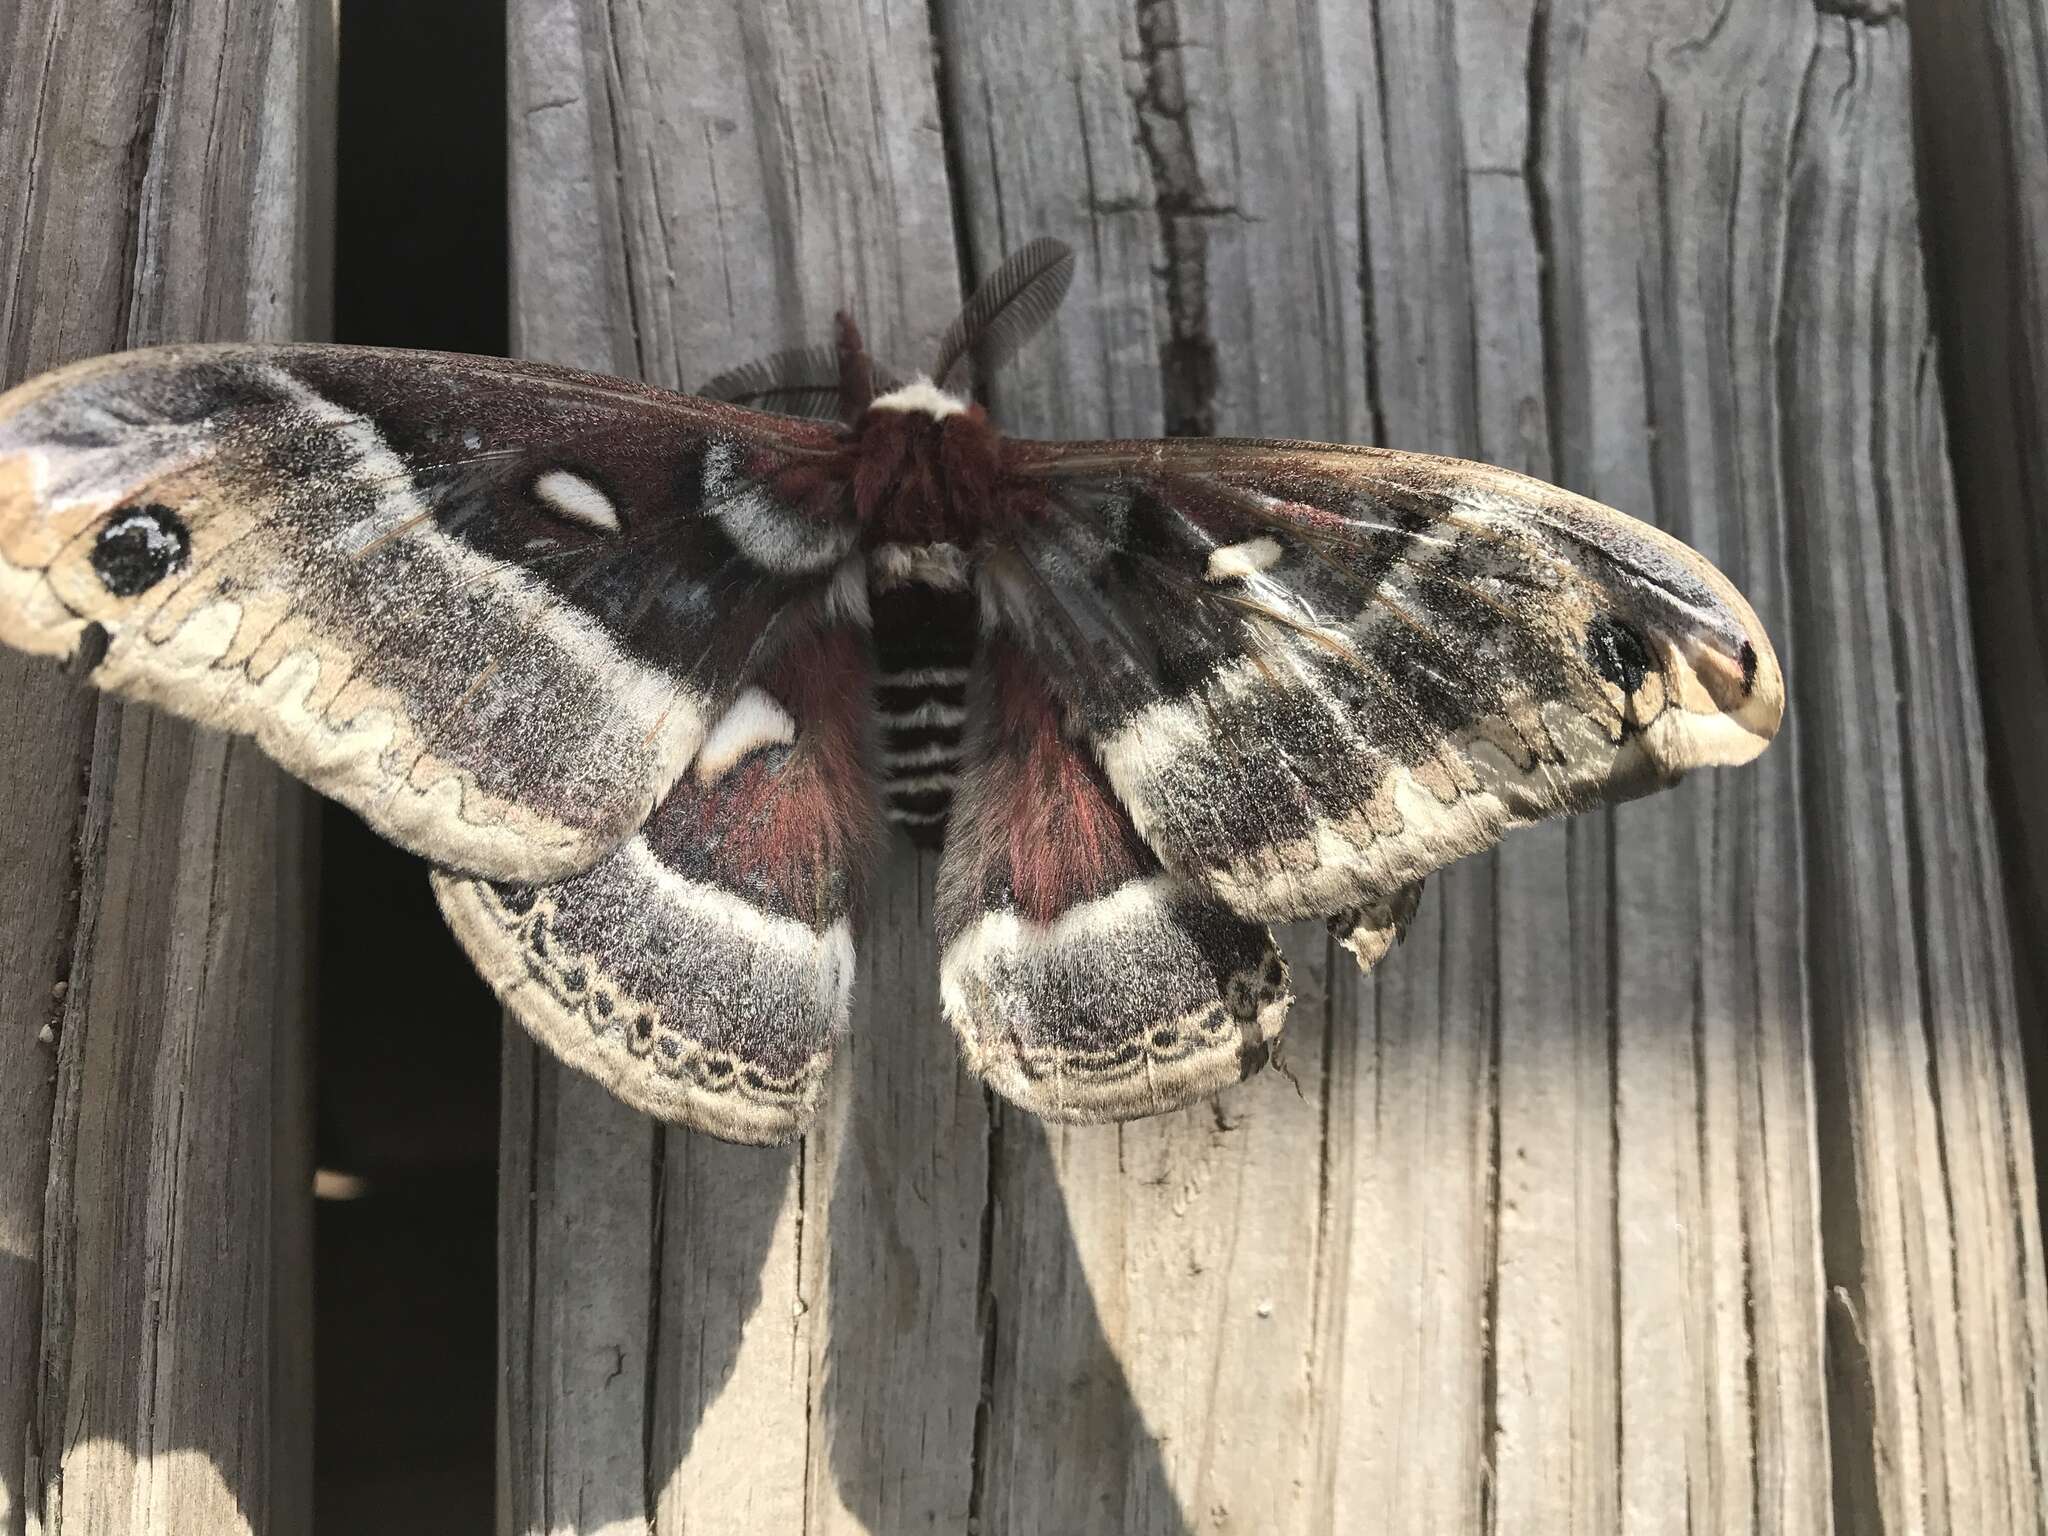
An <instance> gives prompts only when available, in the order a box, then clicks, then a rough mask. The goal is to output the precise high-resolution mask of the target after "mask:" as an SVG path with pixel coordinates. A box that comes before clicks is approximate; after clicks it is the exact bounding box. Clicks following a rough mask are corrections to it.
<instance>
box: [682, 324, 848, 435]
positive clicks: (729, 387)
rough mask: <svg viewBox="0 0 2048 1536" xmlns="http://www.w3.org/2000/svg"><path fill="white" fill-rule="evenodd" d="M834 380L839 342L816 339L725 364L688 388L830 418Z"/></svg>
mask: <svg viewBox="0 0 2048 1536" xmlns="http://www.w3.org/2000/svg"><path fill="white" fill-rule="evenodd" d="M839 382H840V380H839V347H838V345H837V344H836V343H834V342H821V343H819V344H818V345H817V346H814V347H791V348H789V349H788V350H787V351H784V352H773V353H770V354H769V355H768V356H767V357H757V358H755V359H754V360H753V361H752V362H751V363H742V364H740V365H739V367H737V368H728V369H726V370H725V372H723V373H721V374H719V375H718V376H717V377H716V378H713V379H710V380H707V381H706V382H705V383H704V384H702V385H700V386H699V387H698V388H697V389H695V390H693V391H691V393H693V394H697V395H701V396H703V397H704V398H705V399H706V400H723V401H725V402H726V404H728V405H745V406H751V407H752V408H753V409H754V410H757V411H777V412H779V413H781V414H782V415H784V416H807V417H810V418H812V419H813V420H817V421H836V420H838V419H839V415H840V389H839Z"/></svg>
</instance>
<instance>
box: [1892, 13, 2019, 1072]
mask: <svg viewBox="0 0 2048 1536" xmlns="http://www.w3.org/2000/svg"><path fill="white" fill-rule="evenodd" d="M1906 14H1907V16H1908V18H1909V19H1910V20H1911V22H1912V25H1913V49H1914V71H1913V76H1914V81H1913V83H1914V101H1915V105H1916V108H1917V111H1916V114H1915V126H1916V128H1917V130H1918V134H1919V140H1920V164H1921V189H1922V195H1923V197H1924V199H1925V203H1926V211H1927V216H1926V218H1925V220H1924V222H1923V230H1924V234H1925V240H1926V245H1927V250H1928V257H1929V262H1930V265H1931V269H1932V279H1933V280H1932V282H1931V284H1930V288H1931V292H1932V295H1933V299H1934V311H1935V317H1936V321H1937V329H1938V333H1939V337H1940V343H1941V346H1940V363H1941V380H1942V386H1943V388H1942V393H1943V396H1944V399H1945V403H1946V417H1947V427H1948V435H1949V450H1950V455H1949V456H1950V460H1951V462H1952V463H1953V465H1954V468H1955V480H1956V494H1957V500H1958V502H1959V503H1960V506H1961V509H1962V518H1961V523H1962V534H1963V540H1962V547H1963V553H1964V555H1965V556H1966V557H1967V558H1968V562H1969V572H1970V607H1971V616H1972V618H1973V620H1974V631H1975V638H1976V642H1977V655H1978V658H1979V661H1980V671H1981V674H1982V677H1983V681H1984V687H1983V695H1984V724H1985V736H1986V742H1985V749H1986V760H1987V766H1988V769H1989V775H1990V779H1991V787H1992V798H1993V803H1994V805H1995V807H1996V809H1997V813H1998V829H1999V833H2000V837H1999V849H2000V852H2001V853H2002V855H2003V859H2002V870H2003V874H2004V884H2005V890H2006V895H2007V899H2008V902H2009V904H2010V909H2011V921H2012V930H2013V933H2014V935H2015V937H2016V939H2017V943H2016V944H2015V946H2014V950H2015V976H2016V981H2017V983H2018V989H2019V996H2020V1021H2021V1027H2022V1030H2023V1031H2024V1033H2025V1036H2026V1043H2027V1046H2028V1050H2029V1064H2030V1069H2031V1071H2030V1075H2031V1081H2032V1090H2033V1091H2032V1102H2033V1105H2034V1106H2035V1108H2036V1110H2037V1111H2038V1110H2039V1108H2040V1106H2041V1105H2042V1104H2043V1103H2044V1102H2048V1015H2044V1014H2043V1012H2042V1006H2043V1000H2044V999H2048V948H2044V946H2043V945H2042V944H2041V943H2040V942H2039V940H2040V937H2041V935H2042V934H2044V933H2048V815H2044V814H2043V811H2042V808H2041V804H2040V798H2041V797H2040V788H2039V786H2040V785H2041V783H2042V781H2043V779H2044V777H2048V617H2044V615H2043V613H2042V610H2041V604H2040V600H2039V590H2040V585H2041V572H2042V571H2043V570H2044V569H2048V531H2044V524H2043V520H2042V517H2041V509H2042V507H2043V506H2044V505H2048V459H2044V458H2043V446H2042V445H2043V444H2044V443H2048V7H2044V6H2042V5H2041V4H2040V3H2039V0H1972V3H1969V4H1963V5H1941V4H1920V3H1915V4H1911V5H1908V6H1907V8H1906Z"/></svg>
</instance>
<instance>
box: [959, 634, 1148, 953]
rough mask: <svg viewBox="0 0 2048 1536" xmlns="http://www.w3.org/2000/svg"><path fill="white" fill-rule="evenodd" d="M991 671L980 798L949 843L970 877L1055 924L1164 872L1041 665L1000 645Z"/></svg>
mask: <svg viewBox="0 0 2048 1536" xmlns="http://www.w3.org/2000/svg"><path fill="white" fill-rule="evenodd" d="M985 671H986V677H987V683H986V686H987V689H988V697H987V700H986V702H985V704H984V705H983V708H985V710H986V712H987V713H986V726H985V729H986V731H987V738H986V740H985V741H984V742H983V743H982V744H981V745H980V756H979V757H978V759H977V769H976V777H975V779H974V780H973V784H974V791H975V794H976V796H977V800H976V802H975V803H974V804H973V806H972V807H971V809H969V810H968V811H967V813H966V814H965V815H956V818H955V820H954V823H953V832H952V835H951V839H950V840H949V841H957V842H958V844H959V847H960V854H959V856H960V859H961V861H962V862H961V863H960V865H959V868H960V870H961V877H962V878H965V879H969V880H971V881H972V882H973V883H974V886H975V888H976V889H978V890H981V891H983V892H985V893H986V892H991V891H1002V890H1005V889H1006V890H1007V891H1008V893H1009V901H1010V903H1011V904H1012V905H1013V906H1014V908H1015V910H1016V911H1017V912H1018V913H1019V914H1020V915H1021V916H1023V917H1025V918H1026V919H1028V920H1030V921H1032V922H1037V923H1049V922H1051V921H1053V920H1054V919H1055V918H1057V917H1058V916H1059V915H1060V914H1061V913H1062V912H1064V911H1066V910H1067V909H1068V908H1070V907H1072V906H1074V905H1076V904H1077V903H1080V902H1084V901H1093V900H1095V899H1096V898H1098V897H1100V896H1104V895H1107V894H1108V893H1109V892H1111V891H1113V890H1115V889H1116V888H1117V887H1118V886H1120V885H1122V884H1124V883H1125V882H1127V881H1129V880H1134V879H1139V878H1142V877H1144V876H1147V875H1151V874H1155V873H1157V871H1158V869H1159V863H1158V860H1156V859H1155V858H1153V856H1152V853H1151V851H1150V850H1149V849H1148V848H1146V847H1145V845H1144V844H1143V843H1142V842H1141V841H1140V840H1139V838H1138V835H1137V832H1136V830H1135V829H1134V828H1133V827H1132V826H1131V823H1130V818H1129V817H1127V816H1126V815H1124V813H1123V809H1122V807H1120V806H1119V805H1118V804H1117V803H1116V797H1115V796H1114V795H1113V794H1112V793H1111V792H1110V788H1109V784H1108V781H1107V780H1105V779H1104V778H1103V776H1102V770H1101V768H1099V767H1098V766H1097V765H1096V764H1095V762H1094V760H1093V759H1091V758H1090V757H1089V756H1088V754H1087V752H1086V751H1085V750H1084V749H1083V748H1082V747H1081V746H1080V745H1079V744H1078V743H1077V742H1075V741H1074V740H1073V739H1072V738H1071V737H1070V736H1069V735H1068V734H1067V732H1066V730H1065V729H1064V727H1063V726H1062V724H1061V718H1060V707H1059V704H1058V703H1057V701H1056V700H1055V699H1054V698H1053V696H1052V692H1051V690H1050V688H1049V687H1048V686H1047V685H1046V682H1045V679H1044V675H1043V673H1042V672H1041V671H1040V669H1039V668H1038V667H1037V665H1036V664H1035V663H1033V662H1032V661H1031V660H1030V659H1029V658H1028V657H1026V656H1024V655H1023V654H1022V653H1021V652H1019V651H1018V650H1017V649H1016V648H1014V647H1012V646H1007V645H1004V646H996V647H992V649H991V655H990V657H989V659H988V661H987V663H986V664H985Z"/></svg>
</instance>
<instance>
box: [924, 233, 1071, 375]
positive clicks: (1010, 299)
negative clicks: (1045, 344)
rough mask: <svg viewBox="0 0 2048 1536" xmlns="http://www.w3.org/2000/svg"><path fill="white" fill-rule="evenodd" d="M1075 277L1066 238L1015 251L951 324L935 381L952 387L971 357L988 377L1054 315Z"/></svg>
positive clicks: (1047, 239)
mask: <svg viewBox="0 0 2048 1536" xmlns="http://www.w3.org/2000/svg"><path fill="white" fill-rule="evenodd" d="M1073 280H1074V251H1073V247H1071V246H1069V245H1068V244H1067V243H1066V242H1065V241H1064V240H1054V239H1052V238H1050V237H1049V236H1048V237H1045V238H1042V239H1038V240H1033V241H1032V242H1031V243H1030V244H1029V245H1024V246H1019V247H1018V248H1017V249H1016V250H1014V251H1012V252H1011V253H1010V254H1009V255H1008V256H1006V257H1005V258H1004V259H1003V263H1002V265H1001V266H999V267H997V268H996V269H995V271H993V272H991V273H990V274H989V275H988V277H987V279H986V280H985V281H984V282H983V283H982V285H981V286H980V287H979V288H976V289H975V290H974V296H973V297H972V298H970V299H969V300H968V301H967V304H966V306H965V307H964V308H963V309H962V310H961V311H960V313H959V314H958V315H957V316H955V317H954V320H953V323H952V324H951V325H949V326H947V327H946V334H945V336H944V338H943V339H942V340H941V341H940V342H939V359H938V362H937V363H935V364H934V365H933V367H932V381H933V382H934V383H935V384H937V385H938V386H939V388H941V389H946V388H948V387H950V386H949V383H948V381H949V380H950V379H951V378H952V376H953V375H954V374H955V373H956V372H957V371H958V370H959V368H960V365H961V364H962V363H963V362H966V361H968V360H969V359H970V358H971V359H972V360H973V363H974V372H975V374H976V376H978V377H980V378H987V377H988V375H989V374H991V373H993V372H994V371H995V370H996V369H997V368H999V367H1001V366H1002V365H1003V364H1004V363H1006V362H1008V361H1009V360H1010V359H1011V358H1012V357H1014V356H1016V355H1017V350H1018V349H1019V348H1020V347H1022V346H1023V345H1024V343H1025V342H1027V341H1029V340H1030V339H1031V338H1032V337H1033V336H1035V335H1037V334H1038V332H1039V330H1040V329H1041V328H1042V327H1043V326H1044V325H1045V323H1046V321H1048V320H1050V319H1051V318H1052V317H1053V314H1054V312H1055V311H1057V310H1058V309H1059V307H1060V300H1061V299H1063V298H1065V297H1066V295H1067V284H1069V283H1071V282H1072V281H1073Z"/></svg>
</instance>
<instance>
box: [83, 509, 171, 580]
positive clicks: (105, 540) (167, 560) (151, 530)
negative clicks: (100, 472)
mask: <svg viewBox="0 0 2048 1536" xmlns="http://www.w3.org/2000/svg"><path fill="white" fill-rule="evenodd" d="M191 553H192V535H191V533H190V532H189V531H188V530H187V529H186V527H185V524H184V521H183V519H181V518H180V517H179V516H178V514H177V513H175V512H173V511H172V510H171V509H170V508H169V507H165V506H159V505H158V504H157V503H155V502H144V503H141V504H138V505H136V506H132V507H129V508H127V509H126V510H124V511H121V512H117V513H115V514H114V520H113V521H112V522H111V523H109V524H107V526H106V527H104V528H102V529H101V530H100V536H99V538H98V540H97V541H95V542H94V544H93V547H92V568H93V570H94V571H96V572H97V573H98V574H99V578H100V584H101V585H102V586H104V587H105V588H106V589H107V590H108V591H109V592H111V593H113V594H114V596H116V597H134V596H136V595H137V594H139V593H143V592H147V591H148V590H149V589H150V588H151V587H153V586H155V585H156V584H157V583H158V582H160V581H162V580H163V579H164V578H165V577H166V576H168V575H170V574H171V572H173V571H175V570H177V569H178V568H179V567H180V566H182V565H183V564H184V563H185V560H186V557H187V556H189V555H190V554H191Z"/></svg>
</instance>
